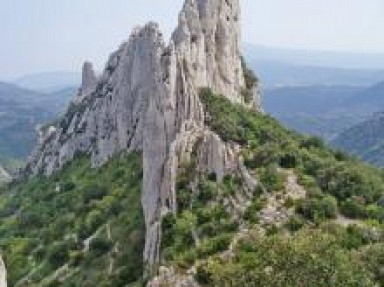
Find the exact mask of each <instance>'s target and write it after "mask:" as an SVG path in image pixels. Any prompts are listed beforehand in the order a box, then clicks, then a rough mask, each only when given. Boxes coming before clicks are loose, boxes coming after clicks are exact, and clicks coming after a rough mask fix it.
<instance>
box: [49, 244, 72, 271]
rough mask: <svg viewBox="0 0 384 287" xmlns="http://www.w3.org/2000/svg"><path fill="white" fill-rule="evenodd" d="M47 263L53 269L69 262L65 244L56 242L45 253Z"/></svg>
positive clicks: (67, 249) (67, 248)
mask: <svg viewBox="0 0 384 287" xmlns="http://www.w3.org/2000/svg"><path fill="white" fill-rule="evenodd" d="M47 260H48V262H49V263H50V264H51V265H52V266H54V267H55V268H57V267H59V266H62V265H64V264H65V263H67V261H68V260H69V247H68V244H67V243H66V242H57V243H54V244H53V245H52V246H51V247H49V249H48V252H47Z"/></svg>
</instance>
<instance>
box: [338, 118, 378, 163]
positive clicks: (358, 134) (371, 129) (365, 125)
mask: <svg viewBox="0 0 384 287" xmlns="http://www.w3.org/2000/svg"><path fill="white" fill-rule="evenodd" d="M332 144H333V145H334V146H335V147H338V148H340V149H342V150H345V151H347V152H349V153H351V154H353V155H356V156H357V157H359V158H361V159H363V160H364V161H366V162H369V163H371V164H374V165H377V166H381V167H384V112H379V113H376V114H374V115H373V116H372V117H371V118H369V119H368V120H366V121H364V122H362V123H359V124H357V125H355V126H353V127H351V128H349V129H347V130H346V131H344V132H343V133H341V134H340V135H339V136H338V137H337V138H336V139H335V140H334V141H333V142H332Z"/></svg>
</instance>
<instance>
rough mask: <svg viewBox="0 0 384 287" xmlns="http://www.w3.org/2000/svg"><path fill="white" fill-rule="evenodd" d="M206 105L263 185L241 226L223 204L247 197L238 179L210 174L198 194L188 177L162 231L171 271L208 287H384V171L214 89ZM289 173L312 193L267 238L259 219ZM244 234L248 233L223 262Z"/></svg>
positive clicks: (293, 203) (204, 94) (206, 93)
mask: <svg viewBox="0 0 384 287" xmlns="http://www.w3.org/2000/svg"><path fill="white" fill-rule="evenodd" d="M201 99H202V101H203V103H204V105H205V108H206V111H207V113H208V114H209V117H207V122H206V124H207V125H209V126H210V127H211V129H212V130H213V131H215V132H216V133H217V134H219V135H220V136H221V138H222V139H223V140H224V141H226V142H234V143H237V144H239V145H240V146H241V148H242V152H243V157H244V160H245V164H246V166H247V168H248V169H249V170H250V171H251V172H252V173H253V174H255V175H257V177H258V179H259V181H260V185H259V187H258V188H257V189H256V190H255V191H254V193H253V199H252V201H251V203H250V205H249V207H248V208H247V210H246V211H245V212H244V214H242V216H241V217H240V218H237V219H236V220H234V215H233V214H231V213H228V211H227V210H226V208H224V206H225V204H224V202H225V198H229V197H231V196H237V195H238V194H239V192H241V187H242V182H241V180H238V179H237V178H236V177H235V176H231V177H228V176H227V177H226V178H225V179H224V180H223V182H222V183H217V182H216V176H215V175H204V176H200V177H199V180H198V182H199V186H198V189H193V188H191V185H188V180H185V179H186V178H185V177H184V181H183V182H182V184H180V185H179V186H178V196H179V198H182V202H183V203H182V204H181V208H180V209H179V212H178V214H177V215H176V216H174V215H168V216H167V217H166V218H165V221H164V225H163V228H164V242H163V243H164V244H163V259H164V263H166V264H170V265H173V266H176V267H177V268H178V270H187V269H189V267H190V266H192V265H194V266H195V267H196V270H197V273H196V276H195V279H196V280H197V281H199V283H200V284H201V285H203V286H384V277H383V272H382V271H383V270H382V264H383V262H384V261H383V259H384V258H383V254H382V253H383V252H381V250H382V249H380V248H383V242H384V236H383V234H384V217H383V212H384V208H383V198H384V173H383V172H382V171H381V170H379V169H375V168H373V167H370V166H368V165H365V164H364V163H361V162H360V161H357V160H355V159H354V158H352V157H350V156H348V155H346V154H344V153H342V152H339V151H335V150H333V149H330V148H328V147H327V146H326V145H325V144H324V143H323V141H322V140H320V139H319V138H316V137H306V136H302V135H299V134H297V133H295V132H293V131H290V130H287V129H285V128H283V127H282V126H281V125H280V124H279V123H278V122H277V121H276V120H274V119H273V118H271V117H270V116H268V115H265V114H260V113H256V112H254V111H251V110H248V109H246V108H243V107H242V106H240V105H234V104H232V103H230V102H229V101H228V100H226V99H225V98H224V97H222V96H220V95H215V94H214V93H212V91H211V90H209V89H203V90H202V91H201ZM284 170H290V171H293V172H294V174H296V175H297V178H298V183H299V184H300V185H301V186H303V187H304V188H305V190H306V191H307V194H306V196H305V198H302V199H298V200H294V199H291V200H287V201H286V202H285V205H286V206H285V207H286V208H293V210H294V215H293V216H291V217H290V218H289V219H288V220H287V222H286V223H285V224H283V225H281V226H273V227H269V228H267V229H266V230H265V231H266V232H265V234H264V232H260V230H262V229H263V228H265V227H264V226H262V225H260V218H259V216H260V211H261V210H262V209H263V208H264V207H265V205H266V198H268V194H278V192H281V191H282V190H284V188H285V184H286V182H287V174H288V173H287V172H284ZM189 179H191V175H190V174H189ZM195 180H196V178H195ZM192 186H193V185H192ZM242 228H246V230H249V231H248V232H247V233H246V236H244V237H242V238H241V240H237V244H235V245H233V246H232V248H233V249H232V251H231V252H230V253H229V254H231V255H229V256H230V257H228V254H227V256H225V255H224V254H226V253H225V252H227V251H228V249H229V246H230V245H231V244H233V242H234V240H235V237H236V236H238V234H239V233H238V232H239V231H241V229H242ZM260 228H261V229H260ZM236 234H237V235H236ZM374 252H377V253H376V254H374V255H373V253H374ZM180 272H183V271H180Z"/></svg>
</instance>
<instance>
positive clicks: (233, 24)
mask: <svg viewBox="0 0 384 287" xmlns="http://www.w3.org/2000/svg"><path fill="white" fill-rule="evenodd" d="M240 42H241V37H240V7H239V0H186V1H185V4H184V6H183V8H182V11H181V13H180V16H179V24H178V27H177V28H176V29H175V31H174V33H173V34H172V37H171V40H170V43H169V44H168V45H166V44H165V43H164V40H163V37H162V34H161V32H160V31H159V28H158V25H157V24H155V23H149V24H147V25H145V26H144V27H140V28H136V29H135V30H134V31H133V32H132V34H131V36H130V38H129V40H128V41H127V42H125V43H123V44H122V45H121V46H120V48H119V49H118V50H117V51H116V52H114V53H113V54H112V55H111V56H110V58H109V60H108V62H107V64H106V67H105V70H104V72H103V74H102V75H101V76H100V77H99V78H98V79H97V80H96V77H95V76H94V73H93V70H92V67H91V65H90V64H85V65H84V69H83V85H82V87H81V89H80V92H79V93H80V94H81V97H80V100H76V101H73V102H72V103H71V106H70V108H69V109H68V112H67V113H66V115H65V116H64V117H62V118H61V119H60V121H59V123H58V124H56V125H55V126H54V127H51V128H46V129H45V131H41V132H40V134H41V139H40V141H39V144H38V146H37V147H36V149H35V150H34V152H33V154H32V155H31V157H30V160H29V163H28V167H27V171H29V172H30V173H32V174H39V173H40V174H41V173H42V174H45V175H51V174H52V173H53V172H55V171H56V170H58V169H60V168H61V167H63V165H64V164H65V163H66V162H68V161H70V160H71V159H72V158H73V157H74V156H75V155H76V154H78V153H86V154H89V155H90V156H91V158H92V163H93V165H94V166H99V165H101V164H103V163H104V162H106V161H107V160H108V159H109V158H110V157H111V156H113V155H114V154H116V153H118V152H120V151H131V150H138V151H141V152H142V154H143V167H144V175H143V188H142V205H143V210H144V215H145V221H146V228H147V235H146V245H145V251H144V259H145V261H146V262H147V263H148V265H149V266H154V265H156V263H158V260H159V253H160V242H161V218H162V215H163V214H165V213H167V212H175V211H176V201H177V194H176V191H175V182H176V176H177V173H178V168H179V166H180V163H181V162H183V161H184V160H188V158H189V157H190V155H191V153H192V151H193V150H194V149H196V146H197V143H199V144H198V147H197V148H198V150H197V154H198V155H199V157H198V158H199V160H198V167H197V168H200V169H203V170H210V171H213V172H216V173H217V174H218V175H223V174H225V173H227V172H231V171H232V170H234V169H236V168H238V154H237V151H236V147H234V146H232V145H229V144H225V143H223V142H222V141H221V139H220V138H219V136H217V135H216V134H215V133H213V132H212V131H210V130H209V128H208V127H206V126H204V117H205V113H204V108H203V105H202V103H201V102H200V99H199V90H200V89H201V88H203V87H209V88H211V89H212V90H214V91H215V92H218V93H221V94H222V95H223V96H225V97H227V98H228V99H229V100H230V101H232V102H234V103H239V104H244V105H248V106H250V107H251V106H252V107H257V106H258V103H257V102H256V101H251V102H250V103H247V102H246V101H245V99H244V97H243V96H242V94H243V93H242V92H243V90H244V89H246V88H247V87H246V82H245V79H244V74H243V69H242V62H241V54H240ZM248 88H249V87H248ZM252 88H253V89H254V92H255V98H256V95H257V86H255V87H252Z"/></svg>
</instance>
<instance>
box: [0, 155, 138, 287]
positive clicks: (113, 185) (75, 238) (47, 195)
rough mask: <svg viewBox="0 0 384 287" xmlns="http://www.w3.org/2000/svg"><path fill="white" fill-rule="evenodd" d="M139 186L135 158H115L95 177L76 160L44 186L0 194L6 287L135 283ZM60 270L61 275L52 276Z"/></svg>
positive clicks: (31, 184)
mask: <svg viewBox="0 0 384 287" xmlns="http://www.w3.org/2000/svg"><path fill="white" fill-rule="evenodd" d="M141 178H142V171H141V157H140V155H138V154H129V155H121V156H116V157H115V158H113V159H111V160H110V161H109V162H108V163H107V164H106V165H104V166H103V167H101V168H99V169H95V168H91V166H90V160H89V159H88V158H87V157H85V156H82V157H78V158H76V159H75V160H74V161H73V162H71V163H70V164H68V165H67V166H66V167H65V168H64V169H63V170H62V171H60V172H58V173H57V174H55V175H53V176H52V177H50V178H45V177H38V178H32V179H29V180H28V181H26V182H19V183H14V184H12V185H10V186H7V187H4V188H2V189H1V191H0V234H1V236H0V247H1V249H2V250H3V254H4V259H5V261H6V264H7V267H8V273H9V274H8V280H9V285H10V286H16V283H17V282H19V283H20V286H95V282H98V283H97V284H98V285H97V286H127V284H130V283H133V282H137V281H139V280H140V279H141V276H142V273H143V269H142V268H143V262H142V250H143V244H144V231H145V228H144V220H143V215H142V210H141V203H140V189H141ZM65 268H67V270H66V271H65V272H64V274H63V275H58V276H52V274H54V272H56V271H57V270H61V269H64V270H65ZM64 277H65V278H66V279H65V280H63V282H64V283H63V282H61V279H62V278H64Z"/></svg>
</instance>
